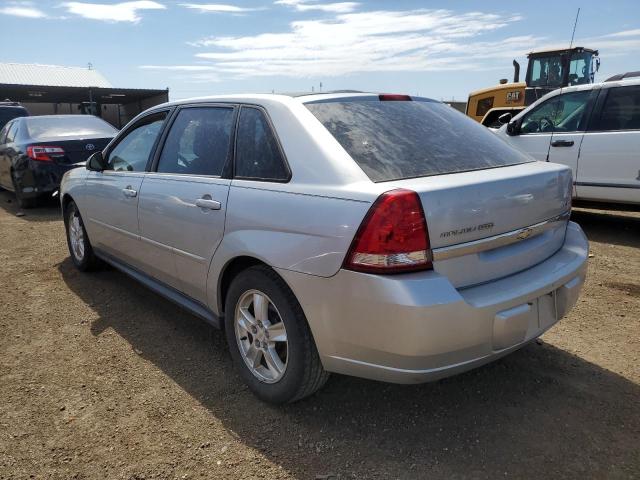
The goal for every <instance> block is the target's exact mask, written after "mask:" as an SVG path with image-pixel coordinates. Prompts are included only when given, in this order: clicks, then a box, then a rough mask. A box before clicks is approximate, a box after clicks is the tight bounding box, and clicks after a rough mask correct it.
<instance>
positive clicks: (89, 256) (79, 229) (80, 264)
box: [64, 202, 98, 272]
mask: <svg viewBox="0 0 640 480" xmlns="http://www.w3.org/2000/svg"><path fill="white" fill-rule="evenodd" d="M64 226H65V229H66V231H67V245H68V247H69V253H70V254H71V260H72V261H73V264H74V265H75V266H76V268H77V269H78V270H81V271H83V272H84V271H87V270H91V269H92V268H94V267H95V266H96V265H97V263H98V260H97V258H96V257H95V255H94V254H93V248H91V243H90V242H89V236H88V235H87V231H86V230H85V228H84V222H83V221H82V216H81V215H80V211H79V210H78V207H77V206H76V204H75V203H74V202H70V203H69V204H68V205H67V208H65V211H64Z"/></svg>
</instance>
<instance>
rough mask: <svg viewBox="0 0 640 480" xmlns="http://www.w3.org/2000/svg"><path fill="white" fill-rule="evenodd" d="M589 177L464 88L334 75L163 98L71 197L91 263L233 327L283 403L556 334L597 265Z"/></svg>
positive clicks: (485, 357) (85, 173)
mask: <svg viewBox="0 0 640 480" xmlns="http://www.w3.org/2000/svg"><path fill="white" fill-rule="evenodd" d="M571 190H572V179H571V171H570V169H568V168H567V167H564V166H561V165H555V164H552V163H543V162H536V161H533V160H532V159H531V158H530V157H527V156H526V155H524V154H522V153H519V152H517V151H516V150H514V149H512V148H511V147H509V146H508V145H507V144H506V143H504V142H503V141H502V140H500V139H499V138H497V137H496V136H495V135H493V134H492V133H491V132H489V131H488V130H486V129H485V127H483V126H481V125H480V124H478V123H476V122H474V121H473V120H470V119H469V118H467V117H465V116H464V115H462V114H459V113H458V112H456V111H454V110H453V109H452V108H450V107H448V106H447V105H444V104H442V103H439V102H436V101H433V100H429V99H425V98H417V97H409V96H406V95H378V94H371V93H357V92H335V93H329V94H318V95H304V96H285V95H231V96H216V97H208V98H201V99H194V100H183V101H179V102H173V103H167V104H164V105H160V106H157V107H153V108H152V109H150V110H148V111H146V112H144V113H142V114H141V115H139V116H138V117H136V118H135V119H134V120H132V121H131V122H130V123H129V124H128V125H127V126H126V127H125V128H124V129H123V130H122V131H121V132H120V133H119V134H118V135H117V136H116V138H115V139H114V140H113V141H112V142H111V143H110V144H109V145H108V146H107V147H106V149H105V150H104V151H103V152H98V153H96V154H94V155H93V156H92V157H91V158H90V159H89V160H88V162H87V168H86V169H84V168H78V169H75V170H72V171H70V172H69V173H67V174H66V175H65V177H64V180H63V182H62V187H61V195H60V197H61V201H62V209H63V213H64V220H65V225H66V230H67V238H68V243H69V251H70V252H71V258H72V260H73V262H74V264H75V265H76V266H77V267H78V268H79V269H80V270H86V269H89V268H92V267H94V266H96V265H97V264H98V263H99V260H101V261H104V262H107V263H109V264H111V265H113V266H115V267H116V268H118V269H120V270H122V271H123V272H125V273H127V274H129V275H131V276H132V277H134V278H135V279H137V280H139V281H140V282H142V283H143V284H145V285H146V286H148V287H149V288H151V289H152V290H154V291H155V292H157V293H159V294H161V295H163V296H165V297H167V298H169V299H170V300H172V301H174V302H176V303H178V304H179V305H181V306H183V307H184V308H186V309H188V310H190V311H191V312H193V313H194V314H195V315H197V316H199V317H201V318H203V319H205V320H206V321H208V322H210V323H211V324H213V325H214V326H216V327H223V328H224V331H225V333H226V336H227V340H228V344H229V348H230V351H231V355H232V357H233V360H234V362H235V363H236V364H237V366H238V369H239V372H240V375H241V376H242V378H243V379H244V381H245V382H246V383H247V384H248V386H249V387H250V388H251V390H252V391H253V392H254V393H255V394H256V395H257V396H258V397H260V398H261V399H264V400H267V401H270V402H276V403H281V402H291V401H295V400H298V399H300V398H303V397H305V396H307V395H310V394H312V393H313V392H315V391H316V390H318V389H319V388H320V387H321V386H322V385H323V384H324V383H325V381H326V380H327V378H328V375H329V372H336V373H341V374H348V375H356V376H360V377H366V378H371V379H375V380H383V381H387V382H397V383H417V382H424V381H429V380H434V379H437V378H441V377H444V376H448V375H453V374H455V373H458V372H461V371H464V370H468V369H470V368H473V367H476V366H478V365H481V364H483V363H486V362H489V361H491V360H494V359H496V358H498V357H500V356H502V355H505V354H507V353H509V352H512V351H514V350H515V349H517V348H520V347H522V346H523V345H525V344H526V343H527V342H529V341H531V340H533V339H535V338H536V337H538V336H539V335H541V334H542V333H543V332H544V331H545V330H547V329H548V328H549V327H551V326H552V325H553V324H555V323H556V322H557V321H558V320H559V319H560V318H561V317H562V316H563V315H565V314H566V313H567V312H568V311H569V310H570V309H571V307H572V306H573V305H574V304H575V302H576V299H577V297H578V295H579V292H580V289H581V287H582V285H583V282H584V278H585V273H586V259H587V249H588V245H587V240H586V238H585V236H584V234H583V233H582V230H581V229H580V227H579V226H578V225H576V224H575V223H572V222H569V213H570V209H571ZM132 321H135V320H132Z"/></svg>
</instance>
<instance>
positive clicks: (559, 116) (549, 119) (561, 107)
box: [520, 90, 591, 134]
mask: <svg viewBox="0 0 640 480" xmlns="http://www.w3.org/2000/svg"><path fill="white" fill-rule="evenodd" d="M590 95H591V90H582V91H580V92H571V93H566V94H563V95H557V96H555V97H553V98H550V99H549V100H547V101H546V102H544V103H543V104H541V105H539V106H538V107H537V108H535V109H534V110H532V111H531V112H529V113H527V114H526V115H524V117H523V118H522V124H521V126H520V133H521V134H528V133H550V132H564V133H567V132H579V131H583V130H584V127H585V125H584V123H585V122H584V119H585V117H586V115H585V114H586V112H587V106H588V103H589V97H590Z"/></svg>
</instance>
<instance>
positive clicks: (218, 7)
mask: <svg viewBox="0 0 640 480" xmlns="http://www.w3.org/2000/svg"><path fill="white" fill-rule="evenodd" d="M180 6H182V7H186V8H190V9H192V10H198V11H199V12H200V13H246V12H255V11H257V10H264V8H262V7H260V8H249V7H238V6H236V5H228V4H224V3H181V4H180Z"/></svg>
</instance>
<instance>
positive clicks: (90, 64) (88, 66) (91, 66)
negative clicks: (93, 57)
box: [87, 62, 93, 70]
mask: <svg viewBox="0 0 640 480" xmlns="http://www.w3.org/2000/svg"><path fill="white" fill-rule="evenodd" d="M87 68H88V69H89V70H92V69H93V64H92V63H91V62H89V63H87Z"/></svg>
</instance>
